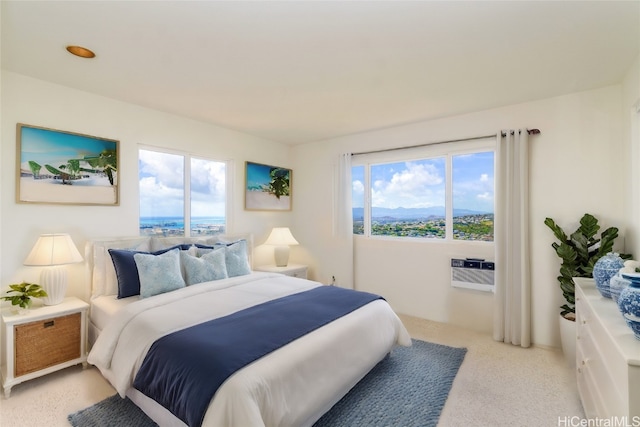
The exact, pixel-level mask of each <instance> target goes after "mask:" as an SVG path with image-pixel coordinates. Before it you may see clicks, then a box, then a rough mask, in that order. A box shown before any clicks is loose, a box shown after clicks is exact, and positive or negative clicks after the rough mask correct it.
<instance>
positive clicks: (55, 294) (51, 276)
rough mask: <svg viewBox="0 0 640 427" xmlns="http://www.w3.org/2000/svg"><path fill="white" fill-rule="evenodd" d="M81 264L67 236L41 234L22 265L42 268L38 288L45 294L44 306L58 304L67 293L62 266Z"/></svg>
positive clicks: (76, 251) (65, 277) (71, 241)
mask: <svg viewBox="0 0 640 427" xmlns="http://www.w3.org/2000/svg"><path fill="white" fill-rule="evenodd" d="M76 262H82V256H81V255H80V252H78V249H77V248H76V245H74V244H73V240H71V237H70V236H69V235H68V234H43V235H41V236H40V237H39V238H38V241H37V242H36V244H35V245H34V246H33V249H31V252H30V253H29V256H27V259H25V260H24V265H32V266H43V267H45V268H44V269H42V272H41V273H40V286H42V289H44V291H45V292H46V293H47V296H46V297H44V298H43V299H42V301H43V302H44V304H45V305H56V304H60V303H61V302H62V300H63V299H64V297H65V294H66V292H67V282H68V280H67V270H66V268H65V267H59V266H61V265H64V264H73V263H76Z"/></svg>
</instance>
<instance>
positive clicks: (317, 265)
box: [294, 86, 628, 346]
mask: <svg viewBox="0 0 640 427" xmlns="http://www.w3.org/2000/svg"><path fill="white" fill-rule="evenodd" d="M621 99H622V97H621V87H620V86H610V87H606V88H602V89H598V90H593V91H588V92H582V93H575V94H571V95H567V96H561V97H557V98H551V99H545V100H541V101H536V102H528V103H524V104H519V105H513V106H509V107H504V108H497V109H492V110H488V111H481V112H476V113H472V114H466V115H461V116H456V117H450V118H445V119H440V120H432V121H426V122H420V123H415V124H410V125H405V126H398V127H394V128H389V129H384V130H379V131H375V132H368V133H363V134H358V135H351V136H346V137H342V138H335V139H330V140H326V141H321V142H317V143H311V144H305V145H301V146H297V147H295V148H294V162H295V164H296V168H297V170H296V176H297V179H298V180H299V181H302V182H303V184H302V186H303V188H304V193H302V194H300V193H298V195H297V205H296V215H295V218H294V220H295V226H296V229H297V230H298V233H299V235H298V236H297V237H299V238H301V239H303V240H305V241H306V242H309V243H308V245H307V250H308V251H309V253H311V254H313V257H311V256H310V257H308V259H307V262H309V263H310V264H311V265H312V268H313V269H314V271H315V273H316V276H317V277H319V278H321V279H322V278H325V280H326V278H328V277H330V276H331V275H335V276H336V277H337V279H338V282H340V279H341V277H346V275H347V272H348V269H349V266H348V265H347V264H346V263H345V261H344V260H345V259H346V258H345V257H344V256H343V255H342V256H341V251H344V245H341V242H340V241H338V240H336V239H334V238H333V237H332V191H333V187H332V185H333V184H332V177H333V175H334V170H335V167H336V164H337V157H338V154H339V153H342V152H350V151H351V152H358V151H366V150H375V149H383V148H389V147H398V146H407V145H414V144H422V143H427V142H435V141H442V140H451V139H456V138H465V137H472V136H477V135H487V134H492V133H495V132H497V131H498V130H500V129H507V128H521V127H527V128H539V129H540V130H541V132H542V133H541V134H540V135H537V136H532V137H531V139H530V141H531V146H532V148H531V153H530V155H531V160H530V162H531V163H530V167H531V188H530V190H531V194H530V206H531V208H530V209H531V211H530V220H531V229H530V233H531V257H532V260H531V271H532V274H531V276H532V277H531V279H532V293H533V295H532V304H533V310H532V311H533V336H532V338H533V342H534V343H536V344H537V345H547V346H558V345H559V335H558V321H557V318H558V315H559V308H558V307H559V306H560V305H561V304H562V303H563V300H562V294H561V292H560V290H559V285H558V283H557V281H556V279H555V277H556V276H557V275H558V267H559V264H560V263H559V260H558V259H557V257H556V255H555V253H554V252H553V250H552V248H551V243H552V242H553V235H552V234H551V232H550V231H549V230H548V229H547V228H546V226H545V225H544V223H543V221H544V219H545V217H547V216H549V217H552V218H554V219H555V220H556V221H557V222H558V223H559V224H560V225H562V226H564V227H567V228H572V227H575V226H576V224H577V222H578V220H579V218H580V217H581V216H582V214H584V213H585V212H590V213H592V214H594V215H596V216H597V217H598V218H599V219H600V220H601V224H602V226H604V227H607V226H610V225H616V226H618V227H619V228H620V229H621V231H622V233H625V232H626V229H627V222H626V221H627V216H626V215H625V212H624V209H623V208H622V206H623V199H624V197H625V195H626V193H627V189H626V188H627V187H626V184H625V183H627V182H628V179H627V177H626V176H625V173H626V170H627V169H626V167H621V163H622V162H624V160H623V159H622V156H621V153H623V152H624V150H625V143H624V141H623V140H622V131H621V126H622V119H621V102H622V101H621ZM458 248H459V245H456V244H434V243H432V242H420V243H407V242H402V243H397V242H393V241H376V240H367V239H356V243H355V254H356V255H355V260H356V264H355V277H356V284H355V285H356V288H357V289H361V290H366V291H372V292H378V293H380V294H382V295H383V296H385V297H386V298H387V300H388V301H389V302H390V303H391V305H392V306H393V307H394V308H395V309H396V310H397V311H398V312H401V313H406V314H409V315H414V316H418V317H422V318H426V319H432V320H436V321H441V322H450V323H454V324H457V325H461V326H465V327H469V328H472V329H476V330H480V331H485V332H489V331H490V330H491V327H492V303H493V298H492V296H491V295H487V294H483V293H474V292H467V291H463V290H459V289H452V288H451V287H450V286H449V274H450V273H449V271H450V270H449V267H448V266H449V261H448V260H449V258H451V257H452V256H454V255H456V254H457V256H474V255H479V256H482V257H485V258H491V257H490V256H484V255H485V250H486V249H482V248H481V247H480V246H474V249H473V250H465V251H464V252H459V251H458ZM472 252H473V253H472ZM476 252H477V253H476ZM342 253H343V252H342Z"/></svg>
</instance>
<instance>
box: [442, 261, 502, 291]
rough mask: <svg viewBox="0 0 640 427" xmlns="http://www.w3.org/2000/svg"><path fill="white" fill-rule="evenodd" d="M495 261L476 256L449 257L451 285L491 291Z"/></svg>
mask: <svg viewBox="0 0 640 427" xmlns="http://www.w3.org/2000/svg"><path fill="white" fill-rule="evenodd" d="M495 274H496V273H495V263H493V262H491V261H485V260H484V259H478V258H466V259H451V286H453V287H456V288H465V289H474V290H477V291H485V292H493V283H494V280H495Z"/></svg>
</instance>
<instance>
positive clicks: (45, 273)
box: [40, 267, 67, 305]
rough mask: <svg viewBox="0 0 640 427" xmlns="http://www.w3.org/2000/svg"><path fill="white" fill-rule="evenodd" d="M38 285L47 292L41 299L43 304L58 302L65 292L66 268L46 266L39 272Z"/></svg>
mask: <svg viewBox="0 0 640 427" xmlns="http://www.w3.org/2000/svg"><path fill="white" fill-rule="evenodd" d="M40 286H42V289H44V291H45V292H46V293H47V296H46V297H44V298H43V299H42V302H43V303H44V305H56V304H60V303H61V302H62V300H63V299H64V297H65V295H66V293H67V269H66V268H65V267H47V268H44V269H43V270H42V273H40Z"/></svg>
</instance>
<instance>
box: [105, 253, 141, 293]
mask: <svg viewBox="0 0 640 427" xmlns="http://www.w3.org/2000/svg"><path fill="white" fill-rule="evenodd" d="M109 254H110V255H111V260H112V261H113V267H114V268H115V270H116V277H117V278H118V299H120V298H126V297H130V296H133V295H139V294H140V279H139V277H138V267H137V266H136V262H135V259H134V258H133V256H134V255H135V254H149V252H142V251H129V250H126V249H109Z"/></svg>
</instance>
